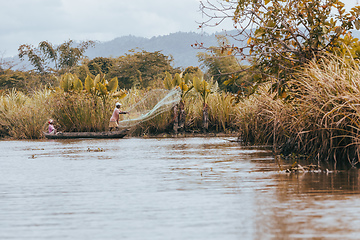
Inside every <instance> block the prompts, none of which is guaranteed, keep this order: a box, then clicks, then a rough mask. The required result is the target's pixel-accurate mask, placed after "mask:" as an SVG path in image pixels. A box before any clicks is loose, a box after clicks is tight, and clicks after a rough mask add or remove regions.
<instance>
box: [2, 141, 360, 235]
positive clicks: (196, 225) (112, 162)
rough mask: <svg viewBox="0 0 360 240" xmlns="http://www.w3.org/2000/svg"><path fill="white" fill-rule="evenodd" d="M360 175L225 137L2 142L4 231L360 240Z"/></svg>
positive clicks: (38, 233) (53, 233)
mask: <svg viewBox="0 0 360 240" xmlns="http://www.w3.org/2000/svg"><path fill="white" fill-rule="evenodd" d="M359 181H360V175H359V172H358V171H355V170H354V171H347V172H339V173H332V172H330V173H304V174H287V173H284V172H282V171H279V168H278V165H277V164H276V163H275V161H274V158H273V157H272V154H271V151H270V150H269V149H267V148H265V147H244V146H241V145H239V144H238V143H234V142H230V141H228V139H226V138H159V139H143V138H124V139H117V140H115V139H112V140H89V139H88V140H71V141H67V140H61V141H60V140H47V141H45V140H43V141H0V239H19V240H20V239H21V240H23V239H34V240H35V239H36V240H39V239H47V240H48V239H75V240H89V239H91V240H94V239H166V240H168V239H176V240H177V239H204V240H205V239H206V240H209V239H226V240H231V239H360V227H359V226H360V195H359V193H360V187H359V186H360V183H359Z"/></svg>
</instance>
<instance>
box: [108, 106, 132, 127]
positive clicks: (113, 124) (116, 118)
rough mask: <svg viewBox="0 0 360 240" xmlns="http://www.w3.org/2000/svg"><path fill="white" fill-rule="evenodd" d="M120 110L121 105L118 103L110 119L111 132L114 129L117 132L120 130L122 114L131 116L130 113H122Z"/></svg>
mask: <svg viewBox="0 0 360 240" xmlns="http://www.w3.org/2000/svg"><path fill="white" fill-rule="evenodd" d="M120 108H121V103H119V102H117V103H116V104H115V109H114V112H113V114H112V116H111V118H110V123H109V129H110V131H112V130H113V129H114V128H115V129H116V130H117V129H118V128H119V115H120V114H129V112H124V111H121V110H120Z"/></svg>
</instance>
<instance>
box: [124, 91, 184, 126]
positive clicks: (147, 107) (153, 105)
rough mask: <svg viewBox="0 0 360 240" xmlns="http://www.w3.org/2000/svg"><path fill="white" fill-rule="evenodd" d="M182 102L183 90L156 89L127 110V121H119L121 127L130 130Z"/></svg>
mask: <svg viewBox="0 0 360 240" xmlns="http://www.w3.org/2000/svg"><path fill="white" fill-rule="evenodd" d="M180 100H181V90H180V89H179V88H174V89H172V90H166V89H154V90H151V91H150V92H148V93H147V94H146V95H145V97H143V98H142V99H141V100H140V101H138V102H137V103H136V104H134V105H133V106H131V107H130V108H128V109H127V111H128V112H129V113H130V114H126V119H124V120H122V121H119V127H121V128H129V127H132V126H135V125H137V124H139V123H142V122H145V121H148V120H150V119H152V118H154V117H156V116H158V115H159V114H161V113H164V112H167V111H169V110H171V108H172V107H173V106H174V105H175V104H177V103H178V102H179V101H180Z"/></svg>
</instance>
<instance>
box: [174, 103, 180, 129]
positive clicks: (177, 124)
mask: <svg viewBox="0 0 360 240" xmlns="http://www.w3.org/2000/svg"><path fill="white" fill-rule="evenodd" d="M173 111H174V126H173V128H174V132H175V134H177V132H178V128H179V114H178V104H176V105H175V106H174V108H173Z"/></svg>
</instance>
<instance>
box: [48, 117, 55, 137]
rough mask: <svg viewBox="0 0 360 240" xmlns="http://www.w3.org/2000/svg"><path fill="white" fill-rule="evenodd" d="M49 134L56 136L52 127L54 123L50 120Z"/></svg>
mask: <svg viewBox="0 0 360 240" xmlns="http://www.w3.org/2000/svg"><path fill="white" fill-rule="evenodd" d="M48 123H49V128H48V129H49V133H51V134H56V128H55V127H54V121H53V120H52V119H50V120H49V122H48Z"/></svg>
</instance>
